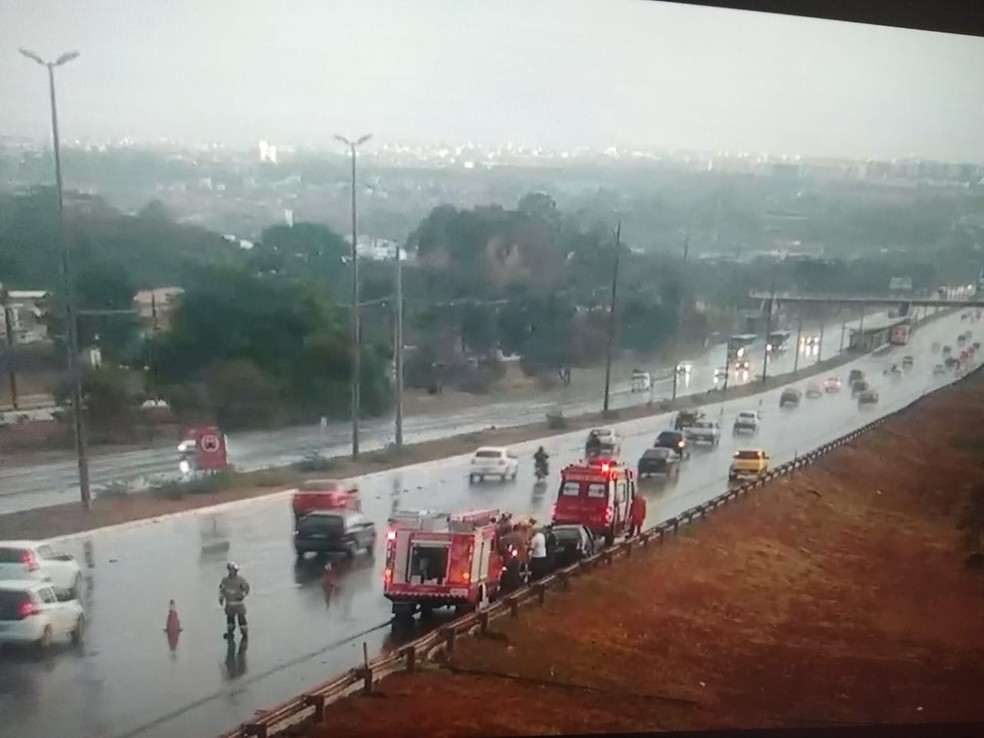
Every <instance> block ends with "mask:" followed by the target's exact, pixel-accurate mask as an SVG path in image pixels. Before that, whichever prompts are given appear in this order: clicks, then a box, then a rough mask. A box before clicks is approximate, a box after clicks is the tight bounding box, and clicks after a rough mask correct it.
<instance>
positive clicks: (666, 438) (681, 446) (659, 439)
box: [653, 430, 690, 459]
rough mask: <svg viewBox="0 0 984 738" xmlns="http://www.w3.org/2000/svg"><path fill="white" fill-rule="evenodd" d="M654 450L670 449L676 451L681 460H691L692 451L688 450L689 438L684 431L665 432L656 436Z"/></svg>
mask: <svg viewBox="0 0 984 738" xmlns="http://www.w3.org/2000/svg"><path fill="white" fill-rule="evenodd" d="M653 447H654V448H670V449H673V450H674V451H676V452H677V453H678V454H679V455H680V456H681V458H684V459H686V458H689V456H690V449H689V448H687V438H686V436H685V435H684V434H683V432H682V431H678V430H665V431H663V432H662V433H660V434H659V435H658V436H656V442H655V443H654V444H653Z"/></svg>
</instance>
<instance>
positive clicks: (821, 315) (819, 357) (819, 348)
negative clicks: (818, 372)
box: [817, 310, 825, 364]
mask: <svg viewBox="0 0 984 738" xmlns="http://www.w3.org/2000/svg"><path fill="white" fill-rule="evenodd" d="M824 322H825V321H824V319H823V311H822V310H821V311H820V342H819V343H818V344H817V363H818V364H819V363H820V362H821V360H822V359H821V354H822V353H823V326H824Z"/></svg>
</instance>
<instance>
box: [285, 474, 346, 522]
mask: <svg viewBox="0 0 984 738" xmlns="http://www.w3.org/2000/svg"><path fill="white" fill-rule="evenodd" d="M291 507H292V509H293V511H294V524H295V525H296V524H297V521H298V520H300V519H301V518H302V517H304V516H305V515H307V514H308V513H309V512H311V511H312V510H354V511H355V512H362V501H361V500H360V498H359V488H358V486H357V485H356V484H355V482H352V481H348V480H341V479H309V480H308V481H306V482H301V484H300V486H298V488H297V489H296V490H295V491H294V497H293V499H292V500H291Z"/></svg>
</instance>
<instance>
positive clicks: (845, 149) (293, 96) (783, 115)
mask: <svg viewBox="0 0 984 738" xmlns="http://www.w3.org/2000/svg"><path fill="white" fill-rule="evenodd" d="M602 3H604V4H603V5H602ZM561 8H562V9H563V12H562V13H561V12H558V11H559V10H560V9H561ZM0 9H2V11H3V12H2V16H3V17H4V19H5V23H4V24H3V26H2V27H0V59H2V62H0V97H2V98H3V99H5V100H10V101H17V103H16V104H13V105H5V106H3V108H0V133H3V134H8V135H13V136H25V137H28V138H30V139H32V140H37V141H42V140H44V138H45V128H46V126H47V120H46V108H45V101H44V96H45V92H46V91H45V89H44V84H43V79H42V78H41V77H40V76H39V75H38V70H37V69H36V68H34V69H32V68H31V67H30V66H29V65H28V64H27V63H26V61H25V60H23V59H22V58H20V57H19V55H18V54H17V51H16V49H17V48H18V47H21V46H23V47H27V48H31V49H33V50H35V51H37V52H38V53H40V54H42V55H51V54H57V53H60V52H61V51H63V50H66V49H76V50H78V51H80V52H81V54H82V58H81V59H80V60H78V61H76V62H74V63H73V64H72V65H69V66H68V67H66V68H64V69H62V70H59V103H60V107H61V110H62V116H63V123H64V134H65V137H66V139H69V140H71V139H80V140H85V139H92V140H95V139H100V140H106V139H123V138H127V137H132V138H133V139H135V140H143V141H149V140H153V139H161V138H166V139H172V140H181V139H184V140H188V141H201V142H205V141H209V140H211V141H222V142H224V143H226V144H228V145H229V146H232V147H236V146H239V147H246V146H250V145H253V144H255V142H256V141H258V140H262V139H265V140H267V141H270V142H271V143H274V144H276V145H277V146H278V147H281V150H284V149H283V148H282V147H289V146H296V147H306V146H310V145H313V146H316V147H317V148H319V149H323V150H327V149H330V140H331V136H332V135H333V134H334V133H344V132H346V131H361V130H371V131H373V132H374V133H375V135H376V140H377V141H378V142H380V143H381V142H384V141H388V142H390V143H391V144H392V145H394V146H397V145H411V146H412V145H437V144H439V143H441V142H455V143H456V144H462V143H464V142H466V141H469V140H471V141H473V142H474V143H475V144H478V145H481V146H486V147H494V146H505V145H506V144H507V143H508V142H510V141H512V142H513V143H514V144H516V145H517V146H522V147H524V148H527V149H531V148H536V147H541V148H544V149H551V150H563V149H568V150H575V149H592V150H599V149H601V150H604V149H605V148H608V147H612V146H615V147H618V148H620V149H627V150H633V149H636V150H647V151H652V150H666V151H669V150H692V151H714V152H723V151H728V150H730V151H740V150H747V151H751V152H756V153H758V152H769V153H775V154H777V155H782V154H785V155H787V156H790V157H792V156H797V155H799V156H802V157H804V158H808V157H809V158H818V157H820V158H826V157H831V158H849V159H859V158H861V159H875V160H878V159H882V160H884V159H906V158H919V159H929V160H939V161H952V162H960V161H968V162H977V161H980V160H981V159H982V153H984V129H981V128H980V127H979V126H977V125H976V124H975V121H977V120H980V119H981V117H982V114H984V76H982V75H974V74H968V70H973V69H980V68H984V40H982V39H978V38H972V37H961V36H954V35H945V34H939V33H930V32H923V31H912V30H906V29H895V28H886V27H874V26H861V25H857V24H849V23H842V22H834V21H824V20H816V19H803V18H794V17H788V16H778V15H767V14H762V13H750V12H738V11H729V10H721V9H713V8H696V7H688V6H680V5H672V4H664V3H658V2H642V1H641V0H621V1H620V2H618V3H615V2H605V1H604V0H538V2H535V3H520V2H516V1H515V0H503V2H498V3H495V4H494V7H493V6H492V4H478V3H460V2H449V1H448V0H420V2H415V3H413V4H412V5H411V4H406V3H398V2H392V0H361V1H360V2H348V1H347V0H339V1H338V2H334V3H332V4H330V5H327V4H322V3H314V2H309V1H307V0H298V2H296V3H294V4H292V5H291V12H290V13H283V12H281V11H280V10H279V9H278V6H275V5H273V4H272V3H271V2H267V1H266V0H244V1H243V2H239V3H236V4H231V3H228V2H222V1H221V0H217V1H216V2H212V3H209V4H208V6H207V7H205V6H201V5H196V4H192V3H189V2H185V1H184V0H175V2H172V3H169V4H168V5H167V6H163V7H162V6H159V5H158V4H154V3H150V2H149V0H131V1H130V2H127V3H121V2H119V1H118V0H106V2H103V3H101V4H100V5H98V6H96V7H93V6H86V8H85V9H84V10H83V9H82V8H81V6H77V5H75V4H72V3H68V2H65V1H64V0H38V1H37V2H33V3H31V4H30V5H26V4H22V3H16V2H15V1H14V0H0ZM339 29H345V30H346V32H345V33H341V32H340V31H339ZM348 31H351V32H348ZM175 38H179V39H182V45H181V48H178V47H177V46H176V45H175V44H174V42H173V40H174V39H175ZM189 80H194V84H190V83H189ZM394 113H395V114H394ZM557 121H562V122H563V125H560V126H558V125H557Z"/></svg>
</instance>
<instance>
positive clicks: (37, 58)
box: [18, 49, 48, 67]
mask: <svg viewBox="0 0 984 738" xmlns="http://www.w3.org/2000/svg"><path fill="white" fill-rule="evenodd" d="M18 51H19V52H20V53H21V54H23V55H24V56H26V57H27V58H28V59H30V60H32V61H36V62H37V63H38V64H40V65H41V66H43V67H46V66H48V65H47V63H46V62H45V60H44V59H42V58H41V57H40V56H38V55H37V54H35V53H34V52H33V51H28V50H27V49H18Z"/></svg>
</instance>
